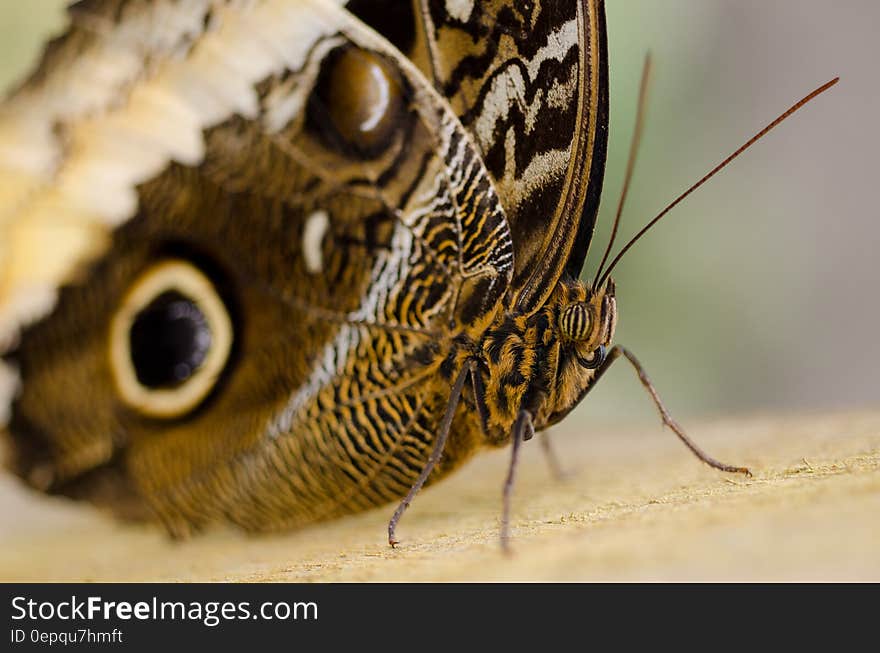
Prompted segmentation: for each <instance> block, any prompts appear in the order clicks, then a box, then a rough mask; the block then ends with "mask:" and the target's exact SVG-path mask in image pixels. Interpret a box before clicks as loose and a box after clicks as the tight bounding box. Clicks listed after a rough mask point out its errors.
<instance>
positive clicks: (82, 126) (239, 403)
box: [0, 0, 825, 544]
mask: <svg viewBox="0 0 880 653" xmlns="http://www.w3.org/2000/svg"><path fill="white" fill-rule="evenodd" d="M71 15H72V25H71V28H70V30H69V31H68V33H67V34H66V35H65V36H64V37H62V38H61V39H59V40H58V41H56V42H54V43H53V44H51V45H50V47H49V48H48V49H47V51H46V54H45V55H44V58H43V61H42V63H41V65H40V67H39V69H38V70H37V72H36V73H35V74H34V75H33V76H32V77H31V78H30V79H29V80H28V81H27V82H26V83H25V84H24V85H22V87H21V88H19V89H18V90H17V91H16V92H15V93H13V94H12V95H11V96H10V97H9V98H8V99H7V101H6V102H5V104H4V105H2V108H0V206H3V207H4V208H3V213H2V214H0V231H2V234H3V237H2V238H0V242H2V243H3V245H2V250H0V345H2V343H5V347H6V349H7V356H6V358H7V361H8V366H7V371H6V375H7V376H10V375H11V374H12V373H14V375H15V377H16V379H17V382H18V383H19V385H20V388H19V390H18V392H17V394H16V396H15V398H14V401H13V402H12V404H11V414H10V417H9V423H8V432H9V438H10V441H11V443H12V445H13V459H12V466H13V469H14V470H15V471H16V472H17V473H18V474H20V475H21V476H22V477H24V478H25V479H27V480H28V481H29V482H30V483H31V484H32V485H34V486H36V487H38V488H40V489H43V490H47V491H51V492H57V493H63V494H66V495H70V496H74V497H83V498H87V499H89V500H92V501H94V502H97V503H100V504H104V505H108V506H110V507H112V508H113V509H115V510H116V511H117V512H119V513H120V514H126V515H136V516H140V515H145V514H150V515H155V516H157V517H158V518H159V519H161V520H162V522H163V523H164V524H165V526H166V527H167V528H168V530H169V531H170V532H171V533H172V534H175V535H178V536H181V535H186V534H189V533H190V532H192V531H193V530H196V529H198V528H200V527H201V526H203V525H205V524H208V523H211V522H216V521H228V522H232V523H235V524H237V525H239V526H241V527H243V528H245V529H247V530H253V531H265V530H277V529H285V528H291V527H296V526H299V525H302V524H305V523H309V522H312V521H316V520H320V519H327V518H331V517H334V516H337V515H341V514H345V513H350V512H355V511H359V510H363V509H366V508H369V507H372V506H376V505H381V504H385V503H388V502H392V501H401V500H402V503H400V505H399V508H398V510H397V512H396V513H395V514H394V516H393V518H392V520H391V523H390V525H389V541H390V542H391V543H392V544H394V543H395V541H396V540H395V526H396V524H397V521H398V520H399V518H400V516H401V515H402V513H403V511H404V510H405V509H406V507H407V506H408V505H409V503H410V501H411V500H412V498H413V497H414V495H415V494H416V492H418V490H419V489H420V488H421V487H422V485H423V484H424V483H425V482H426V481H427V480H428V479H429V478H430V480H431V481H434V480H436V479H439V478H441V477H442V476H443V475H445V474H447V473H448V472H450V471H451V470H453V469H455V468H456V467H457V466H458V465H460V464H461V463H462V462H463V461H465V460H466V459H467V458H468V457H469V456H470V455H471V454H473V453H474V452H475V451H477V450H479V449H480V448H481V447H484V446H486V445H489V446H502V445H507V444H509V443H512V453H513V455H512V459H511V466H510V471H509V475H508V478H507V482H506V484H505V512H504V522H503V523H504V528H503V533H502V537H503V541H506V537H507V535H506V533H507V527H506V524H507V521H508V513H509V497H510V490H511V488H512V484H513V474H514V470H515V464H516V460H517V454H518V451H519V447H520V444H521V443H522V442H523V441H524V440H527V439H529V438H530V437H531V436H532V434H533V433H534V432H535V431H539V430H542V429H544V428H546V427H548V426H550V425H552V424H554V423H556V422H558V421H559V420H560V419H562V418H563V417H565V415H567V413H568V412H569V411H570V410H571V409H572V408H574V407H575V406H576V405H577V404H578V403H579V402H580V401H581V399H583V397H584V396H585V395H586V394H587V392H588V391H589V390H590V388H591V387H593V385H594V383H595V382H596V381H597V380H598V379H599V378H600V377H601V376H602V374H603V373H604V372H605V370H607V369H608V367H609V366H610V365H611V364H612V363H613V361H614V360H616V359H617V358H618V357H620V356H624V357H626V358H628V359H629V360H630V361H631V362H632V363H633V364H634V365H635V366H636V368H637V370H638V372H639V375H640V378H641V380H642V382H643V383H644V385H645V387H646V388H647V389H648V391H649V392H650V393H651V395H652V397H653V399H654V401H655V403H656V404H657V406H658V408H659V409H660V412H661V415H662V417H663V420H664V423H666V424H668V425H669V426H671V427H672V428H673V429H674V430H675V432H676V433H677V434H678V435H679V437H681V439H682V440H683V441H684V442H685V444H687V445H688V447H690V448H691V450H692V451H694V453H695V454H697V455H698V456H699V457H700V459H701V460H703V461H704V462H706V463H708V464H710V465H712V466H714V467H717V468H719V469H723V470H725V471H736V472H745V473H747V470H746V469H744V468H741V467H734V466H729V465H724V464H722V463H719V462H717V461H715V460H714V459H712V458H710V457H709V456H707V455H705V454H704V453H702V452H701V451H700V450H699V449H698V448H697V447H696V446H695V445H694V444H693V443H692V442H691V441H690V440H689V439H688V438H687V437H686V435H685V434H684V432H683V431H682V430H681V428H680V427H679V426H678V425H677V424H676V423H675V422H674V421H673V420H672V418H671V417H670V416H669V414H668V413H667V412H666V410H665V408H663V406H662V403H661V402H660V399H659V397H658V396H657V393H656V391H655V390H654V388H653V386H652V385H651V384H650V382H649V381H648V379H647V376H646V375H645V374H644V371H643V370H642V369H641V366H640V365H639V364H638V362H637V360H636V359H635V358H634V357H633V356H632V354H630V353H629V352H628V351H627V350H625V349H623V348H621V347H620V346H612V344H611V343H612V340H613V336H614V330H615V325H616V322H617V309H616V303H615V288H614V283H613V281H612V280H611V278H610V276H609V273H610V272H611V270H612V269H613V268H614V266H615V265H616V263H617V262H618V261H619V260H620V257H621V256H622V255H623V254H624V253H625V252H626V251H627V250H628V249H629V247H630V246H631V245H632V244H633V243H634V242H635V241H636V240H637V239H638V238H639V237H640V236H641V235H642V233H644V231H646V230H647V229H648V228H650V226H652V225H653V224H655V223H656V220H659V219H660V218H661V217H662V215H664V214H665V211H664V213H661V215H660V216H658V218H656V219H655V220H654V221H653V222H652V223H650V224H649V225H648V227H646V228H645V230H643V231H642V232H640V233H639V235H637V236H636V238H634V239H633V240H632V241H630V243H629V244H627V245H626V246H624V247H623V248H622V250H621V252H620V254H618V256H617V257H616V258H614V259H613V260H612V262H611V263H610V264H609V265H608V266H607V267H604V263H605V261H606V260H607V257H608V255H609V252H610V251H611V247H612V244H613V238H612V242H611V243H609V245H608V248H607V250H606V255H605V258H604V259H603V264H602V265H600V269H599V270H597V272H596V275H595V281H594V282H593V283H592V284H587V283H584V282H582V281H580V280H579V276H580V271H581V267H582V266H583V263H584V259H585V257H586V253H587V248H588V246H589V244H590V240H591V238H592V233H593V227H594V225H595V220H596V213H597V209H598V204H599V196H600V193H601V188H602V177H603V173H604V165H605V149H606V142H607V132H608V61H607V47H606V33H605V18H604V8H603V4H602V2H601V1H599V0H589V1H586V0H584V1H581V2H563V1H561V0H559V1H552V2H511V1H494V2H484V3H477V2H473V1H472V0H445V2H440V1H431V2H429V1H427V0H413V2H411V3H405V2H399V1H397V2H392V1H390V0H387V1H374V2H368V1H367V0H351V2H348V3H345V2H341V1H334V0H298V1H296V2H294V1H292V0H252V1H250V2H245V3H228V2H220V1H219V0H193V1H192V2H188V3H178V2H172V1H171V0H156V1H148V0H128V1H123V0H86V1H84V2H80V3H78V4H77V5H75V7H74V8H73V9H72V13H71ZM824 88H825V87H823V89H820V91H817V93H818V92H821V90H824ZM799 106H800V104H799V105H796V106H795V107H794V108H793V109H792V111H793V110H795V109H796V108H797V107H799ZM775 124H776V123H775V122H774V124H773V125H771V127H772V126H774V125H775ZM768 129H769V128H768ZM759 136H760V135H759ZM749 144H751V143H749ZM749 144H747V146H748V145H749ZM747 146H746V147H747ZM743 149H744V148H743ZM738 153H739V152H737V153H736V154H738ZM734 156H735V155H734ZM731 158H733V157H731ZM728 161H729V160H728ZM728 161H725V162H724V163H723V164H722V165H721V166H719V168H718V169H720V167H723V165H726V163H727V162H728ZM716 170H717V169H716ZM714 172H715V171H713V173H710V175H708V176H711V174H714ZM708 176H707V178H708ZM703 181H704V180H702V181H701V182H699V183H698V184H697V186H699V185H700V184H702V183H703ZM689 192H690V191H688V193H689ZM686 194H687V193H685V195H686ZM677 201H678V200H677ZM677 201H676V203H677ZM673 205H674V204H673ZM621 207H622V201H621ZM670 208H671V207H670ZM619 216H620V210H619V211H618V220H619ZM616 225H617V222H615V228H614V232H615V233H616ZM603 267H604V271H603ZM9 370H12V372H10V371H9Z"/></svg>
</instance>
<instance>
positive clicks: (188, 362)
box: [109, 260, 233, 419]
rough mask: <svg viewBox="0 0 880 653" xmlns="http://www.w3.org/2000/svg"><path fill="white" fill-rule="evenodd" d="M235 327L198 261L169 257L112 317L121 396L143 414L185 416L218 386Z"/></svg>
mask: <svg viewBox="0 0 880 653" xmlns="http://www.w3.org/2000/svg"><path fill="white" fill-rule="evenodd" d="M232 340H233V326H232V320H231V318H230V315H229V312H228V309H227V308H226V305H225V304H224V302H223V300H222V299H220V296H219V295H218V294H217V290H216V289H215V288H214V285H213V283H212V282H211V281H210V280H209V279H208V277H206V276H205V275H204V274H203V273H202V272H201V271H200V270H198V269H197V268H196V267H195V266H193V265H192V264H191V263H189V262H186V261H181V260H168V261H161V262H160V263H158V264H156V265H154V266H152V267H151V268H150V269H149V270H147V271H146V272H144V273H142V274H141V276H140V277H139V278H138V279H137V280H136V281H135V282H134V284H133V285H132V287H131V288H130V289H129V290H128V292H127V294H126V295H125V297H124V299H123V300H122V304H121V305H120V306H119V307H118V309H117V310H116V313H115V315H114V316H113V318H112V320H111V323H110V333H109V348H110V354H109V358H110V368H111V371H112V372H113V378H114V381H115V382H116V388H117V390H118V392H119V396H120V398H121V399H122V401H123V402H125V404H127V405H128V406H129V407H131V408H133V409H134V410H136V411H138V412H139V413H141V414H143V415H146V416H150V417H157V418H164V419H168V418H172V417H180V416H182V415H185V414H187V413H189V412H190V411H192V410H194V409H195V408H196V407H197V406H198V405H199V404H200V403H201V402H202V401H203V400H204V399H205V397H207V396H208V394H209V393H210V392H211V390H212V389H213V388H214V386H215V385H216V383H217V381H218V379H219V377H220V374H221V373H222V372H223V369H224V367H225V366H226V364H227V363H228V362H229V357H230V354H231V352H232Z"/></svg>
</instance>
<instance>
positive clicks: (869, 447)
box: [0, 412, 880, 581]
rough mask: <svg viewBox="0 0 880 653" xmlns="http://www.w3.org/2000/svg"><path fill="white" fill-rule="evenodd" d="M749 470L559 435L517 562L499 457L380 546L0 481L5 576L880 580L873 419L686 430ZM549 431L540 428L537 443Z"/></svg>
mask: <svg viewBox="0 0 880 653" xmlns="http://www.w3.org/2000/svg"><path fill="white" fill-rule="evenodd" d="M689 426H690V432H691V433H692V434H693V435H694V437H695V438H696V439H697V440H698V441H699V442H700V443H701V444H703V445H704V446H705V447H706V448H707V449H708V450H709V451H712V452H713V453H715V454H717V455H718V456H720V457H723V458H725V459H730V460H734V461H736V462H742V463H745V464H748V465H749V466H750V467H751V468H752V469H753V471H754V472H755V476H754V478H753V479H749V480H742V479H740V478H733V477H729V476H725V475H721V474H718V473H716V472H714V471H713V470H710V469H708V468H705V467H703V466H701V465H700V464H699V463H698V462H697V461H696V460H695V459H693V458H692V457H691V456H690V455H689V454H688V453H687V451H685V450H684V448H683V447H681V445H680V444H679V443H678V442H677V441H675V438H674V437H672V436H671V434H669V433H668V432H666V433H664V432H662V431H661V430H660V428H659V426H656V425H654V424H645V425H638V426H631V427H627V428H622V427H619V426H604V427H602V428H601V429H596V428H594V429H589V428H588V427H586V426H585V425H584V422H583V420H578V419H577V418H575V419H572V420H568V421H567V422H566V423H564V424H563V425H561V426H560V427H559V428H557V429H556V430H555V431H554V435H555V436H556V437H555V444H556V447H557V450H558V451H559V453H560V454H561V456H562V458H563V460H564V461H565V463H566V464H567V465H568V466H569V468H571V469H574V470H575V473H574V475H573V477H572V478H571V479H570V480H568V481H566V482H561V483H560V482H557V481H554V480H553V479H552V478H551V477H550V474H549V471H548V469H547V466H546V465H545V464H544V461H543V460H542V458H541V451H540V447H539V446H537V443H536V441H532V442H531V443H528V444H530V445H531V446H527V447H526V448H525V455H524V458H523V465H522V468H521V474H520V477H519V484H518V486H517V490H516V498H515V507H514V515H513V524H512V526H513V536H514V555H513V556H512V557H505V556H503V555H502V554H501V552H500V550H499V546H498V541H497V537H498V516H499V509H500V487H501V483H502V480H503V476H504V471H505V465H506V462H507V455H508V451H507V450H501V451H495V452H491V453H486V454H484V455H481V456H478V457H477V458H475V459H474V460H473V461H472V462H471V463H469V464H468V465H467V466H466V467H465V469H463V470H462V471H461V472H460V473H459V474H457V475H454V476H452V477H450V478H449V479H447V480H446V481H444V482H443V483H440V484H438V485H436V486H435V487H431V488H429V489H428V490H426V491H425V492H424V493H423V494H422V495H420V496H419V497H418V499H417V500H416V502H415V503H414V504H413V508H412V510H411V511H410V512H409V513H407V516H406V519H405V520H404V521H403V522H402V524H401V528H400V531H399V534H400V536H401V538H402V543H401V546H400V547H399V548H398V549H396V550H391V549H390V548H389V547H388V546H387V544H386V543H385V537H384V536H385V524H386V521H387V518H388V516H389V514H390V512H391V509H392V507H391V506H388V507H384V508H380V509H377V510H373V511H370V512H367V513H363V514H360V515H356V516H354V517H348V518H343V519H339V520H336V521H332V522H328V523H325V524H319V525H317V526H313V527H309V528H306V529H303V530H299V531H296V532H293V533H290V534H287V535H279V536H267V537H252V536H251V537H249V536H246V535H243V534H240V533H238V532H234V531H229V530H214V531H212V532H209V533H205V534H203V535H201V536H198V537H196V538H193V539H191V540H188V541H186V542H182V543H180V542H172V541H170V540H168V539H167V537H166V536H165V535H164V534H163V533H162V532H161V530H160V529H159V528H157V527H147V526H129V525H125V524H120V523H119V522H117V521H115V520H113V519H111V518H110V517H108V516H106V515H104V514H102V513H100V512H98V511H96V510H95V509H93V508H90V507H88V506H84V505H80V504H75V503H72V502H68V501H66V500H62V499H52V498H48V497H45V496H39V495H36V494H32V493H30V492H28V491H26V490H24V489H22V488H21V487H20V486H18V484H17V482H16V481H15V480H14V479H12V478H11V477H9V476H0V580H2V581H11V580H34V581H42V580H107V581H126V580H131V581H145V580H167V581H195V580H199V581H400V580H407V581H428V580H432V581H454V580H461V581H472V580H559V581H571V580H626V581H630V580H814V581H825V580H873V581H880V553H878V552H880V412H863V413H853V414H836V415H815V416H799V417H796V418H794V417H792V418H757V417H756V418H750V419H730V420H725V421H717V422H713V423H692V424H690V425H689ZM539 437H540V436H539Z"/></svg>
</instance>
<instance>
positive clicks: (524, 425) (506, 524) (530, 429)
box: [501, 409, 535, 553]
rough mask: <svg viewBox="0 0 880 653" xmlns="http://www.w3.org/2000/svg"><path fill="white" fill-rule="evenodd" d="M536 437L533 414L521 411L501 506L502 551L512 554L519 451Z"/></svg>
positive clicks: (518, 416) (514, 428)
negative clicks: (515, 485) (513, 515)
mask: <svg viewBox="0 0 880 653" xmlns="http://www.w3.org/2000/svg"><path fill="white" fill-rule="evenodd" d="M534 435H535V427H534V425H533V424H532V414H531V413H530V412H529V411H527V410H524V409H520V411H519V414H518V415H517V416H516V422H514V424H513V450H512V451H511V453H510V466H509V467H508V468H507V478H506V479H505V480H504V490H503V491H502V506H501V549H502V550H503V551H504V552H505V553H510V502H511V499H512V497H513V483H514V480H515V478H516V466H517V463H519V449H520V446H521V445H522V443H523V441H525V440H531V439H532V437H533V436H534Z"/></svg>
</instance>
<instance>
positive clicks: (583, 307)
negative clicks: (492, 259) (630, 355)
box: [542, 278, 617, 426]
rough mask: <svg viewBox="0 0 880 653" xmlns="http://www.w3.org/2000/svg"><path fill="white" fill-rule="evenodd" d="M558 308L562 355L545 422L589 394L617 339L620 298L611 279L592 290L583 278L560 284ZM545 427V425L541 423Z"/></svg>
mask: <svg viewBox="0 0 880 653" xmlns="http://www.w3.org/2000/svg"><path fill="white" fill-rule="evenodd" d="M561 290H563V292H562V293H561V295H559V296H558V297H559V304H558V309H557V315H558V318H557V333H558V335H559V358H558V364H557V365H556V378H555V379H554V381H553V383H552V385H551V387H555V389H556V391H555V393H554V394H553V395H552V399H551V403H552V406H549V409H550V410H549V411H548V418H547V422H546V425H550V424H553V423H555V422H558V421H559V420H561V419H562V418H563V417H564V416H565V415H567V414H568V413H569V412H570V411H571V410H572V409H573V408H574V407H575V406H577V404H578V403H580V401H581V399H583V397H584V395H586V393H587V391H588V390H589V388H590V387H591V386H592V384H593V381H594V380H595V379H596V374H597V372H598V370H599V368H600V367H601V366H602V363H603V362H605V357H606V354H607V352H608V349H609V348H610V347H611V343H612V341H613V340H614V330H615V328H616V326H617V300H616V299H615V289H614V281H613V280H612V279H610V278H608V279H607V280H606V281H605V282H604V283H603V284H602V285H601V286H599V287H598V288H595V289H591V288H590V287H589V286H587V285H585V284H584V283H582V282H580V281H574V282H571V281H570V282H567V283H564V284H561ZM542 426H544V425H542Z"/></svg>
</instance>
